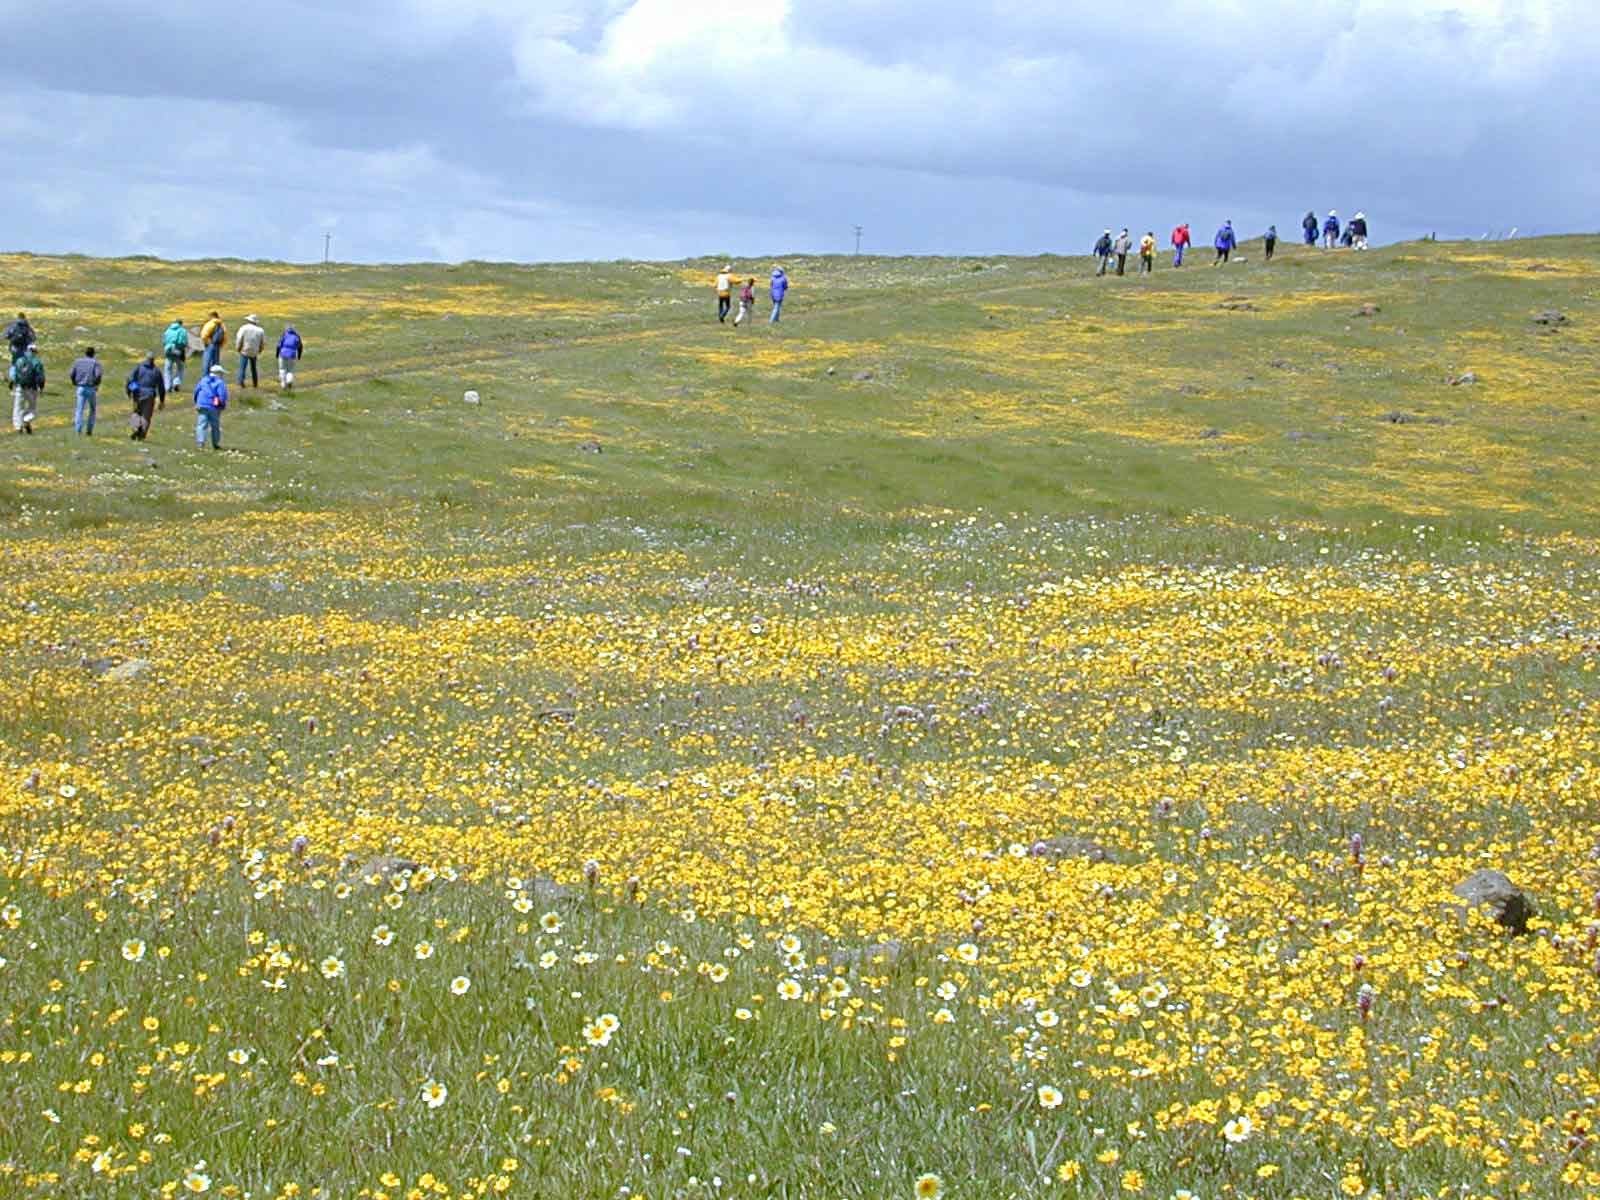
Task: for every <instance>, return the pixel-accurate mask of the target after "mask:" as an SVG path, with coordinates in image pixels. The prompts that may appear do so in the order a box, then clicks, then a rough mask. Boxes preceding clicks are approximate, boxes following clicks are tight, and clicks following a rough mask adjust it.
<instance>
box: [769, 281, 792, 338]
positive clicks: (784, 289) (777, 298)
mask: <svg viewBox="0 0 1600 1200" xmlns="http://www.w3.org/2000/svg"><path fill="white" fill-rule="evenodd" d="M788 294H789V277H788V276H787V275H785V274H784V273H783V268H782V267H773V268H772V316H771V317H769V318H768V319H767V324H768V325H776V324H777V323H778V317H779V316H781V315H782V313H783V298H784V297H785V296H786V295H788Z"/></svg>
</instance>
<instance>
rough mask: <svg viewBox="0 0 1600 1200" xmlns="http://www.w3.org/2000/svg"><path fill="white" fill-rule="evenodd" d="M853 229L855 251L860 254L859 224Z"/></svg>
mask: <svg viewBox="0 0 1600 1200" xmlns="http://www.w3.org/2000/svg"><path fill="white" fill-rule="evenodd" d="M855 229H856V253H857V254H860V253H861V226H859V225H857V226H856V227H855Z"/></svg>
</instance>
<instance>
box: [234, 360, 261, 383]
mask: <svg viewBox="0 0 1600 1200" xmlns="http://www.w3.org/2000/svg"><path fill="white" fill-rule="evenodd" d="M246 369H248V370H249V372H250V382H251V384H252V385H253V386H255V387H260V386H261V376H259V375H257V374H256V359H255V355H253V354H241V355H239V386H240V387H243V386H244V373H245V371H246Z"/></svg>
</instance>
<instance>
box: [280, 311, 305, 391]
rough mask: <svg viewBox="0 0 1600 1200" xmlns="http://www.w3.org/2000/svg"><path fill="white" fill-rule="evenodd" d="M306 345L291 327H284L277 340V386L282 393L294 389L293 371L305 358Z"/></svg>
mask: <svg viewBox="0 0 1600 1200" xmlns="http://www.w3.org/2000/svg"><path fill="white" fill-rule="evenodd" d="M305 353H306V343H305V339H304V338H302V337H301V336H300V335H299V334H298V333H297V332H295V327H294V326H293V325H286V326H285V327H284V330H283V334H282V336H280V337H279V338H278V386H279V387H281V388H282V389H283V390H284V391H288V390H289V389H290V388H292V387H294V369H295V367H297V366H299V365H300V360H301V359H302V358H304V357H305Z"/></svg>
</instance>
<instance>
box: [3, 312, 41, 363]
mask: <svg viewBox="0 0 1600 1200" xmlns="http://www.w3.org/2000/svg"><path fill="white" fill-rule="evenodd" d="M37 340H38V338H36V337H35V336H34V333H33V326H32V325H30V324H28V314H27V313H18V314H17V319H16V320H15V321H13V322H11V324H9V325H7V326H6V341H7V342H9V343H10V345H11V361H12V362H16V361H17V359H19V358H21V357H22V356H23V355H24V354H26V353H27V352H28V348H29V347H30V346H32V345H33V344H34V342H36V341H37Z"/></svg>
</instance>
